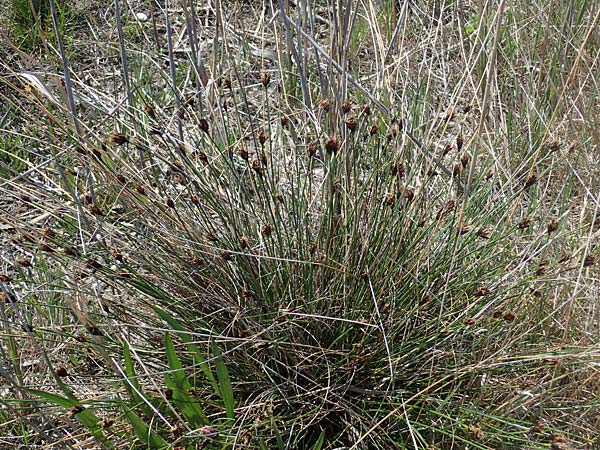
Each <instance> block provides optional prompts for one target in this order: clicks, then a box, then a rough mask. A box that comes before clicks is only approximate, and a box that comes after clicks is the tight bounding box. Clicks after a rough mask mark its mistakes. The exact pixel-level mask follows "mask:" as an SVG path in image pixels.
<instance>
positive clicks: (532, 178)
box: [524, 171, 537, 189]
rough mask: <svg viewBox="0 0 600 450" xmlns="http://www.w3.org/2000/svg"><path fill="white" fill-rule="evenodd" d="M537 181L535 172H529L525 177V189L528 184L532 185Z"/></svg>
mask: <svg viewBox="0 0 600 450" xmlns="http://www.w3.org/2000/svg"><path fill="white" fill-rule="evenodd" d="M536 181H537V174H536V173H535V172H533V171H532V172H530V173H529V175H528V176H527V178H526V179H525V185H524V187H525V189H527V188H528V187H529V186H533V185H534V184H535V182H536Z"/></svg>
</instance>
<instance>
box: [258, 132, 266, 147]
mask: <svg viewBox="0 0 600 450" xmlns="http://www.w3.org/2000/svg"><path fill="white" fill-rule="evenodd" d="M258 142H260V145H265V142H267V135H266V134H265V129H264V128H259V130H258Z"/></svg>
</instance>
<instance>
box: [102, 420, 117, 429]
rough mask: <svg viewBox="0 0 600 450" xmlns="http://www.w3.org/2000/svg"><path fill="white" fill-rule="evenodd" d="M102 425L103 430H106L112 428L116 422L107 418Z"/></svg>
mask: <svg viewBox="0 0 600 450" xmlns="http://www.w3.org/2000/svg"><path fill="white" fill-rule="evenodd" d="M100 424H101V426H102V428H104V429H106V428H110V427H112V426H113V425H114V424H115V421H114V420H113V419H111V418H109V417H105V418H104V419H102V421H101V423H100Z"/></svg>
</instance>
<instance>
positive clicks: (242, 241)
mask: <svg viewBox="0 0 600 450" xmlns="http://www.w3.org/2000/svg"><path fill="white" fill-rule="evenodd" d="M249 245H250V239H249V238H248V237H247V236H242V237H241V238H240V247H241V248H242V249H245V248H248V246H249Z"/></svg>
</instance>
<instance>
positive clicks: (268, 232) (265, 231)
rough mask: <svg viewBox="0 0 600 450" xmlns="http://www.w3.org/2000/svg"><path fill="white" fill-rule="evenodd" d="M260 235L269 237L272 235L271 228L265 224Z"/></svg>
mask: <svg viewBox="0 0 600 450" xmlns="http://www.w3.org/2000/svg"><path fill="white" fill-rule="evenodd" d="M262 234H263V235H264V236H266V237H269V236H271V234H273V226H272V225H269V224H266V225H264V226H263V227H262Z"/></svg>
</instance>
